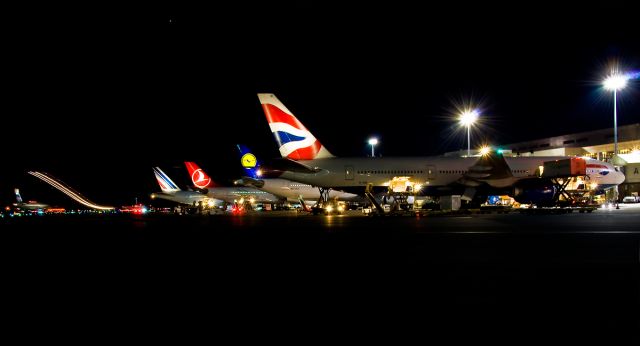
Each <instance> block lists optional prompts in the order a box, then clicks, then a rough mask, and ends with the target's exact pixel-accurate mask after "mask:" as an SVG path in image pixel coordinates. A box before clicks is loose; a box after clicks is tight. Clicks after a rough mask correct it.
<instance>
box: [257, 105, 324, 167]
mask: <svg viewBox="0 0 640 346" xmlns="http://www.w3.org/2000/svg"><path fill="white" fill-rule="evenodd" d="M258 99H260V104H262V110H264V114H265V116H266V117H267V121H268V122H269V127H270V128H271V132H272V133H273V136H274V137H275V139H276V142H278V146H279V147H280V155H282V157H284V158H289V159H292V160H314V159H324V158H330V157H333V155H331V153H330V152H329V151H328V150H327V149H326V148H325V147H324V146H322V144H321V143H320V141H319V140H317V139H316V138H315V137H314V136H313V134H311V132H309V130H307V128H306V127H304V125H302V123H301V122H300V121H299V120H298V118H296V117H295V116H294V115H293V113H291V111H289V110H288V109H287V107H285V106H284V105H283V104H282V102H280V100H278V98H277V97H276V95H274V94H258Z"/></svg>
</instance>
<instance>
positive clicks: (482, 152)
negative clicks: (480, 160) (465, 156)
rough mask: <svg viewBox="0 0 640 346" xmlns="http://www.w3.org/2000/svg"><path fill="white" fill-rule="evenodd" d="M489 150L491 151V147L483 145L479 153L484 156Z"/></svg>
mask: <svg viewBox="0 0 640 346" xmlns="http://www.w3.org/2000/svg"><path fill="white" fill-rule="evenodd" d="M490 151H491V148H489V147H488V146H484V147H482V148H480V155H482V156H485V155H487V154H488V153H489V152H490Z"/></svg>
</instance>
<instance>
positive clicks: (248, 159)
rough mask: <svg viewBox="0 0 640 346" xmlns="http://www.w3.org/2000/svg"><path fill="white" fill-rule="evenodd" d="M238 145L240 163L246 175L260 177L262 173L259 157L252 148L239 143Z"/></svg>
mask: <svg viewBox="0 0 640 346" xmlns="http://www.w3.org/2000/svg"><path fill="white" fill-rule="evenodd" d="M237 147H238V151H239V153H240V165H242V168H243V169H244V172H245V176H247V177H250V178H254V179H259V178H260V176H261V175H262V174H261V173H260V162H259V161H258V158H257V157H256V156H255V155H254V154H253V153H251V150H249V148H248V147H247V146H246V145H243V144H238V145H237Z"/></svg>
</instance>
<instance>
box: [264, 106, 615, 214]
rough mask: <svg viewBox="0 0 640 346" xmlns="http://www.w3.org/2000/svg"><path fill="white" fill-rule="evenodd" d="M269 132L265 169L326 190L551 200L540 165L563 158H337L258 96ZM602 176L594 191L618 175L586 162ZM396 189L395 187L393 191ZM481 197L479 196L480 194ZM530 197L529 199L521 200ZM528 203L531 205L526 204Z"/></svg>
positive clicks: (595, 178) (288, 113)
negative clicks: (272, 152)
mask: <svg viewBox="0 0 640 346" xmlns="http://www.w3.org/2000/svg"><path fill="white" fill-rule="evenodd" d="M258 98H259V100H260V103H261V104H262V109H263V110H264V113H265V115H266V118H267V121H268V123H269V127H270V129H271V132H272V133H273V135H274V137H275V139H276V142H277V143H278V145H279V150H280V154H281V156H282V158H283V159H281V160H277V161H274V162H273V163H272V164H271V165H270V166H269V168H270V171H271V172H272V173H277V174H279V176H280V177H281V178H284V179H290V180H294V181H299V182H302V183H306V184H310V185H314V186H318V187H319V188H320V191H321V192H322V191H323V190H324V189H327V188H339V189H341V190H345V191H351V192H357V193H361V192H363V190H364V188H365V187H366V186H367V185H371V186H373V188H374V189H375V188H378V189H388V188H389V187H390V186H392V187H393V189H394V190H395V191H399V190H402V189H405V191H406V189H415V190H419V191H420V194H423V195H446V194H449V195H451V194H463V193H464V194H465V195H473V194H475V193H476V192H481V191H482V190H484V191H486V193H491V194H495V193H504V194H509V195H511V196H513V197H514V198H515V199H516V200H518V197H520V196H537V197H536V198H541V199H542V200H545V199H548V198H551V197H553V193H554V190H553V189H552V188H551V187H552V186H553V185H552V183H551V182H550V181H549V180H548V179H540V178H539V175H540V167H542V166H543V165H544V162H546V161H553V160H560V159H566V157H502V155H497V154H495V153H492V154H491V155H486V156H483V157H481V158H477V157H440V156H431V157H385V158H364V157H356V158H337V157H335V156H333V155H332V154H331V153H330V152H329V151H328V150H327V149H326V148H325V147H324V146H323V145H322V144H321V143H320V141H318V140H317V139H316V138H315V137H314V136H313V134H311V132H310V131H309V130H307V128H306V127H305V126H304V125H303V124H302V123H301V122H300V121H299V120H298V119H297V118H296V117H295V116H294V115H293V113H292V112H291V111H289V110H288V109H287V108H286V107H285V106H284V105H283V104H282V102H280V101H279V100H278V98H277V97H276V96H275V95H274V94H258ZM587 165H600V166H601V167H606V168H602V169H604V170H606V171H607V172H608V173H607V174H605V175H602V174H601V172H602V171H601V172H599V173H597V174H590V175H589V177H590V178H591V180H592V182H593V183H596V184H598V186H599V187H600V188H605V187H612V186H617V185H619V184H620V183H622V182H623V181H624V175H623V174H622V173H621V172H620V171H619V170H618V169H617V168H614V167H613V166H612V165H611V164H608V163H605V162H601V161H597V160H592V159H588V160H587ZM396 186H397V188H396ZM489 191H490V192H489ZM483 194H484V193H483ZM527 199H529V200H530V199H531V198H527ZM529 202H530V203H531V201H529Z"/></svg>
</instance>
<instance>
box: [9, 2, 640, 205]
mask: <svg viewBox="0 0 640 346" xmlns="http://www.w3.org/2000/svg"><path fill="white" fill-rule="evenodd" d="M630 4H631V2H616V3H615V4H614V3H607V4H602V5H598V6H593V5H587V4H585V3H579V4H576V5H575V6H571V5H563V6H565V7H557V6H558V5H546V4H543V3H542V2H535V3H533V2H532V3H529V4H525V5H518V6H515V5H514V6H512V7H506V8H505V7H502V6H504V5H489V6H487V5H486V4H475V5H469V4H463V3H452V4H450V5H428V6H426V7H425V6H422V7H414V6H413V5H408V4H405V5H402V4H401V3H399V2H393V3H387V4H386V5H385V6H381V5H375V4H374V5H372V4H368V5H366V6H365V5H362V6H352V7H345V6H344V5H341V4H336V3H331V2H319V1H302V2H300V3H298V4H296V5H290V6H288V5H283V4H281V5H278V6H274V5H271V4H268V2H266V1H265V2H261V3H259V4H251V3H240V4H237V5H234V6H220V5H215V6H211V7H204V8H196V7H185V8H178V7H176V6H173V5H166V4H164V5H154V6H156V7H145V8H132V7H127V8H122V7H117V6H114V7H113V8H108V7H98V6H97V5H96V6H95V7H91V8H90V7H86V8H81V9H78V8H60V7H52V8H38V9H37V10H34V9H32V8H31V9H29V8H21V7H15V8H7V9H6V10H7V12H6V15H5V16H6V17H8V19H7V20H6V21H5V23H4V25H5V26H6V29H7V30H6V33H7V34H8V35H7V37H8V39H7V40H6V42H5V44H4V47H3V58H4V59H3V60H4V63H3V78H2V84H3V85H4V88H3V89H4V90H3V98H2V99H3V105H4V107H3V116H2V118H1V119H2V138H1V139H0V140H1V144H2V148H3V149H4V150H3V152H4V154H5V155H3V164H2V170H0V189H1V190H0V200H1V201H3V202H5V203H6V202H10V201H11V200H12V189H13V187H21V189H22V190H23V197H25V198H27V199H38V200H39V201H43V202H51V203H52V204H65V203H67V204H69V203H68V199H67V198H66V197H65V196H63V195H62V194H60V193H58V192H56V191H53V190H52V189H51V188H50V187H48V186H47V185H45V184H44V183H40V182H39V181H37V180H36V178H33V177H31V176H29V175H27V174H26V171H27V170H30V169H37V170H42V171H45V172H49V173H52V174H53V175H55V176H57V177H58V178H60V179H62V180H63V181H65V182H67V183H69V184H70V185H71V186H73V187H75V188H76V189H77V190H79V191H80V192H82V193H83V194H84V195H85V196H87V197H88V198H90V199H92V200H93V201H95V202H97V203H103V204H111V205H122V204H131V203H133V200H134V199H133V198H134V197H135V196H137V197H140V198H143V197H146V196H148V194H149V193H151V192H153V191H156V190H158V186H157V184H156V182H155V179H154V176H153V173H152V171H151V167H152V166H153V165H159V166H161V167H162V168H163V169H164V170H165V171H166V172H167V173H169V175H170V176H172V178H173V179H174V180H175V181H176V182H178V183H179V184H180V185H186V184H187V182H188V177H187V174H186V171H185V170H184V169H183V167H184V166H183V164H182V162H183V161H184V160H195V161H197V162H198V163H200V165H201V166H202V167H203V168H205V170H207V171H208V172H209V174H210V175H212V176H213V177H214V178H215V179H216V180H218V181H219V182H221V183H227V182H229V181H230V179H232V178H234V177H237V176H239V174H240V171H239V167H238V165H237V158H236V151H235V144H236V143H239V142H243V143H246V144H248V145H249V146H251V147H253V148H254V150H255V151H256V153H257V154H258V155H259V156H262V157H276V156H278V151H277V147H276V145H275V142H274V141H273V139H272V136H271V133H270V131H269V128H268V125H267V122H266V120H265V118H264V114H263V113H262V110H261V107H260V104H259V102H258V98H257V96H256V94H257V93H258V92H272V93H275V94H276V95H277V96H278V97H279V98H280V100H281V101H283V103H284V104H285V105H287V107H288V108H289V109H290V110H291V111H292V112H293V113H294V114H296V115H297V116H298V117H299V119H300V120H301V121H302V122H303V123H304V124H305V125H306V126H307V128H309V129H310V130H311V131H312V132H313V133H314V135H315V136H316V137H317V138H318V139H320V141H321V142H322V143H323V144H324V145H325V146H326V147H327V148H328V149H329V150H330V151H331V152H332V153H333V154H334V155H338V156H364V155H366V154H367V153H368V152H369V150H370V147H369V146H367V144H366V140H367V138H368V137H370V136H371V135H376V136H378V137H379V138H380V141H381V144H380V145H378V147H377V148H376V152H377V153H380V154H382V155H383V156H394V155H437V154H441V153H443V152H446V151H453V150H457V149H462V148H466V136H465V132H464V131H462V130H461V129H460V128H459V127H458V126H457V124H456V122H455V120H454V119H453V118H452V117H451V114H452V112H453V110H452V107H453V105H454V104H455V103H456V102H457V103H460V102H464V101H468V100H473V101H474V102H475V103H476V104H479V105H480V106H481V109H482V112H483V115H482V118H484V119H485V121H484V123H483V126H482V128H479V129H477V130H476V131H475V133H474V136H473V138H472V146H474V143H480V142H483V141H484V142H488V143H491V144H505V143H511V142H519V141H524V140H530V139H536V138H542V137H546V136H553V135H561V134H565V133H573V132H579V131H589V130H595V129H600V128H606V127H611V126H612V100H611V95H610V94H608V93H605V92H603V91H602V89H601V88H600V86H599V84H598V83H599V82H600V81H601V79H602V78H603V76H604V75H606V74H607V72H608V64H609V62H610V61H613V60H614V59H617V60H618V61H620V62H621V63H622V66H623V67H624V68H628V69H633V70H638V69H640V44H639V42H640V40H639V39H638V37H637V34H638V32H640V31H639V30H638V27H637V24H636V23H637V12H636V11H635V9H634V8H631V6H630ZM638 83H639V81H635V82H632V83H631V87H630V88H627V89H625V91H624V94H623V95H621V97H620V99H619V100H620V103H619V114H618V123H619V125H624V124H631V123H636V122H638V121H640V110H639V109H640V108H639V106H640V101H638V100H639V97H640V92H639V90H640V84H638ZM634 84H635V85H634Z"/></svg>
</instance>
